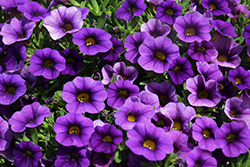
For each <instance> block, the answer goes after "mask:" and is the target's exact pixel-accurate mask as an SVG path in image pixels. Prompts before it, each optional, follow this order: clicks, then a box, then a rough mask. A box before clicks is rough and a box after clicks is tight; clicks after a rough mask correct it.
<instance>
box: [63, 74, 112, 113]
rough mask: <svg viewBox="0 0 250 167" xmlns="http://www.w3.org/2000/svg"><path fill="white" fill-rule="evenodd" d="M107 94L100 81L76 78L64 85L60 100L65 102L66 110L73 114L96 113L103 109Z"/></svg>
mask: <svg viewBox="0 0 250 167" xmlns="http://www.w3.org/2000/svg"><path fill="white" fill-rule="evenodd" d="M106 98H107V92H106V91H105V89H104V86H103V84H102V83H101V82H100V81H95V80H93V79H92V78H90V77H80V76H77V77H76V78H75V79H74V80H73V81H69V82H67V83H65V84H64V86H63V91H62V99H63V100H64V101H66V102H67V104H66V109H67V110H68V111H69V112H75V113H85V112H88V113H92V114H94V113H98V112H100V111H101V110H103V109H104V108H105V103H104V100H105V99H106Z"/></svg>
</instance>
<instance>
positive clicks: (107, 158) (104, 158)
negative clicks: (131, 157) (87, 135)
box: [91, 151, 115, 167]
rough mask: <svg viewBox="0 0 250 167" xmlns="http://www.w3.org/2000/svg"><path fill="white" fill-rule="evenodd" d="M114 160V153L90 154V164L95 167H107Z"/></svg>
mask: <svg viewBox="0 0 250 167" xmlns="http://www.w3.org/2000/svg"><path fill="white" fill-rule="evenodd" d="M114 158H115V152H113V153H110V154H105V153H103V152H94V151H93V152H92V156H91V163H92V164H93V165H95V166H96V167H109V165H110V164H111V163H112V161H113V160H114Z"/></svg>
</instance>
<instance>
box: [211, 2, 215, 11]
mask: <svg viewBox="0 0 250 167" xmlns="http://www.w3.org/2000/svg"><path fill="white" fill-rule="evenodd" d="M209 8H210V10H211V11H212V10H214V9H216V6H215V5H214V4H212V3H211V4H209Z"/></svg>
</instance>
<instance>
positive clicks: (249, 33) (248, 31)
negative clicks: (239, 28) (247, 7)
mask: <svg viewBox="0 0 250 167" xmlns="http://www.w3.org/2000/svg"><path fill="white" fill-rule="evenodd" d="M242 36H243V37H244V38H245V41H246V44H247V45H250V25H246V26H245V28H244V31H243V33H242Z"/></svg>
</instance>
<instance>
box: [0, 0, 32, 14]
mask: <svg viewBox="0 0 250 167" xmlns="http://www.w3.org/2000/svg"><path fill="white" fill-rule="evenodd" d="M27 1H29V0H18V1H16V0H8V1H5V0H0V6H2V9H3V10H4V11H5V12H6V13H11V14H13V15H19V14H20V12H18V11H17V7H18V6H19V5H23V4H24V3H25V2H27Z"/></svg>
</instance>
